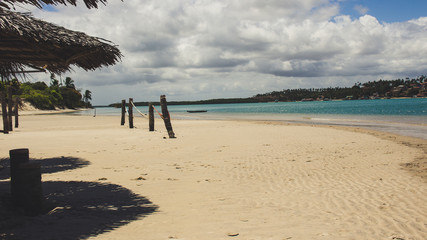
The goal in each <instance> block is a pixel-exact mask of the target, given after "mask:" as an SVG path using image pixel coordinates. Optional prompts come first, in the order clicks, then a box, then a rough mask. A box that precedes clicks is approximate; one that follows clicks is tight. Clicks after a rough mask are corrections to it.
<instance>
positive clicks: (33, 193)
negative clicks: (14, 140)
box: [9, 148, 43, 216]
mask: <svg viewBox="0 0 427 240" xmlns="http://www.w3.org/2000/svg"><path fill="white" fill-rule="evenodd" d="M9 156H10V178H11V180H10V183H11V188H10V190H11V195H12V200H13V203H14V205H16V206H18V207H22V208H23V209H24V211H25V214H26V215H30V216H34V215H37V214H40V213H41V212H42V211H43V191H42V184H41V169H40V164H39V163H36V162H30V161H29V151H28V149H27V148H21V149H13V150H10V151H9Z"/></svg>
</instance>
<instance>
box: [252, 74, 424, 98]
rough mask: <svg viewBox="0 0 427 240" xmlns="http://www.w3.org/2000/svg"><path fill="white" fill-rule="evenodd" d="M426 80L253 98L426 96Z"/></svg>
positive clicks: (389, 81)
mask: <svg viewBox="0 0 427 240" xmlns="http://www.w3.org/2000/svg"><path fill="white" fill-rule="evenodd" d="M426 96H427V82H426V77H425V76H420V77H418V78H414V79H409V78H406V79H396V80H379V81H373V82H366V83H360V82H358V83H355V84H354V85H353V86H352V87H344V88H342V87H335V88H332V87H329V88H318V89H314V88H310V89H302V88H299V89H286V90H282V91H273V92H269V93H264V94H258V95H256V96H254V97H253V98H254V99H256V100H257V101H258V102H269V101H283V102H289V101H315V100H332V99H343V100H357V99H377V98H392V97H394V98H398V97H426Z"/></svg>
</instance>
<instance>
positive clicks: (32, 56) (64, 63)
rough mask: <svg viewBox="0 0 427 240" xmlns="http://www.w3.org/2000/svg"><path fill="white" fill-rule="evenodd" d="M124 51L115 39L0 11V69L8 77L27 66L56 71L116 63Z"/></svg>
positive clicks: (88, 68)
mask: <svg viewBox="0 0 427 240" xmlns="http://www.w3.org/2000/svg"><path fill="white" fill-rule="evenodd" d="M121 56H122V55H121V53H120V50H119V49H118V48H117V47H115V46H113V45H112V43H111V42H109V41H107V40H104V39H101V38H97V37H91V36H88V35H86V34H85V33H82V32H77V31H71V30H68V29H65V28H63V27H60V26H57V25H55V24H52V23H48V22H45V21H42V20H38V19H36V18H33V17H32V16H30V15H29V14H22V13H16V12H11V11H9V10H0V71H1V74H2V76H7V75H8V74H10V73H11V72H12V71H16V70H18V69H23V68H25V67H28V66H30V67H34V66H35V67H39V68H44V69H47V70H49V71H51V72H53V73H61V72H65V71H68V70H70V69H71V68H70V67H71V65H75V66H77V67H80V68H83V69H85V70H95V69H96V68H99V67H103V66H109V65H114V64H115V63H116V62H118V61H120V58H121Z"/></svg>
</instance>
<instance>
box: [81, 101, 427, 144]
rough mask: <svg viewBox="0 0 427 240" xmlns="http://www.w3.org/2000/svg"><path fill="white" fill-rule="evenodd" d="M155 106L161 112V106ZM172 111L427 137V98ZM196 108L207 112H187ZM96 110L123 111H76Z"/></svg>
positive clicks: (172, 108)
mask: <svg viewBox="0 0 427 240" xmlns="http://www.w3.org/2000/svg"><path fill="white" fill-rule="evenodd" d="M155 107H156V109H157V110H158V111H161V109H160V106H155ZM138 110H139V111H140V112H142V113H148V107H138ZM168 110H169V112H170V115H171V118H172V120H173V119H194V120H197V119H214V120H270V121H283V122H289V123H303V124H311V125H339V126H352V127H362V128H367V129H373V130H379V131H385V132H391V133H397V134H400V135H405V136H411V137H418V138H423V139H427V98H407V99H376V100H348V101H312V102H271V103H239V104H203V105H169V106H168ZM194 110H206V111H207V112H203V113H188V112H187V111H194ZM95 111H96V115H117V116H119V115H120V114H121V109H119V108H96V110H94V109H91V110H86V111H80V112H76V113H73V114H81V115H93V114H94V113H95ZM134 114H135V117H142V116H140V114H139V113H138V112H137V111H134ZM155 114H156V113H155ZM156 115H157V114H156Z"/></svg>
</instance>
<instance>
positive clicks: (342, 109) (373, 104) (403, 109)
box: [169, 98, 427, 116]
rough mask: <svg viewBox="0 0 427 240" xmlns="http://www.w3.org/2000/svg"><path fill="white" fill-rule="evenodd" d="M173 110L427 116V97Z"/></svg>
mask: <svg viewBox="0 0 427 240" xmlns="http://www.w3.org/2000/svg"><path fill="white" fill-rule="evenodd" d="M169 109H170V111H171V112H177V113H180V112H186V111H187V110H199V109H203V110H208V112H210V113H249V114H258V113H270V114H336V115H339V114H342V115H405V116H406V115H411V116H427V98H414V99H378V100H356V101H314V102H279V103H245V104H209V105H186V106H169Z"/></svg>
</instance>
